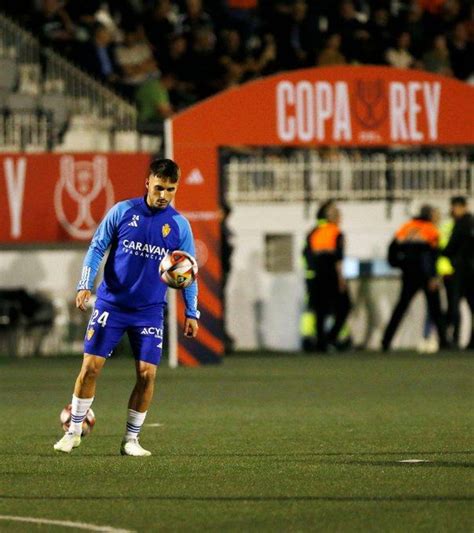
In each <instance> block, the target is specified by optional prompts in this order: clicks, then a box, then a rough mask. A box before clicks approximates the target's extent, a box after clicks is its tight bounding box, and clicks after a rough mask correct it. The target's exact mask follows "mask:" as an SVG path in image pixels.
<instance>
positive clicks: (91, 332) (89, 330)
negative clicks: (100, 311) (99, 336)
mask: <svg viewBox="0 0 474 533" xmlns="http://www.w3.org/2000/svg"><path fill="white" fill-rule="evenodd" d="M94 333H95V331H94V328H89V329H88V330H87V333H86V337H87V340H88V341H90V340H91V339H92V337H93V336H94Z"/></svg>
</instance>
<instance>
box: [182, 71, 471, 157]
mask: <svg viewBox="0 0 474 533" xmlns="http://www.w3.org/2000/svg"><path fill="white" fill-rule="evenodd" d="M173 124H174V130H175V148H176V147H177V144H178V143H183V144H184V143H187V144H193V145H194V148H195V149H197V148H199V147H202V146H206V147H209V146H210V145H214V146H217V145H220V146H222V145H225V146H230V145H242V144H245V145H249V146H251V145H255V146H269V145H293V146H295V145H297V146H298V145H300V146H309V145H311V146H318V145H320V146H377V145H379V146H381V145H385V146H388V145H393V144H404V145H411V144H415V145H437V144H451V145H452V144H472V143H474V88H473V87H471V86H469V85H468V84H466V83H462V82H460V81H459V80H456V79H453V78H445V77H443V76H437V75H434V74H430V73H427V72H421V71H415V70H399V69H394V68H391V67H362V66H360V67H329V68H313V69H307V70H297V71H291V72H285V73H282V74H278V75H275V76H271V77H269V78H265V79H260V80H258V81H255V82H251V83H247V84H245V85H243V86H241V87H236V88H233V89H230V90H228V91H225V92H223V93H221V94H219V95H218V96H216V97H214V98H211V99H209V100H207V101H205V102H203V103H201V104H198V105H197V106H194V107H193V108H191V109H189V110H187V111H185V112H184V113H182V114H181V115H179V116H178V117H176V119H175V120H173ZM181 134H183V135H184V136H185V138H180V137H181Z"/></svg>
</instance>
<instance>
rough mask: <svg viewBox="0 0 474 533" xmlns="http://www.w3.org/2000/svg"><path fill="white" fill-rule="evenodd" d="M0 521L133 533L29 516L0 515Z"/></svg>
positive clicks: (106, 527) (127, 530) (108, 527)
mask: <svg viewBox="0 0 474 533" xmlns="http://www.w3.org/2000/svg"><path fill="white" fill-rule="evenodd" d="M0 520H8V521H11V522H29V523H30V524H48V525H51V526H62V527H74V528H76V529H87V530H88V531H105V532H107V533H135V532H134V531H132V530H130V529H117V528H115V527H111V526H96V525H95V524H86V523H85V522H70V521H68V520H48V519H47V518H33V517H30V516H10V515H5V514H0Z"/></svg>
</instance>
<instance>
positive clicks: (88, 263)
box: [76, 202, 124, 311]
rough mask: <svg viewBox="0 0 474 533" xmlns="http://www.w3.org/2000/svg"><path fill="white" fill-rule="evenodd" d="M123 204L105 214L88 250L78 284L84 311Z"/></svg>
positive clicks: (77, 298) (79, 296)
mask: <svg viewBox="0 0 474 533" xmlns="http://www.w3.org/2000/svg"><path fill="white" fill-rule="evenodd" d="M123 204H124V202H120V203H118V204H115V205H114V207H112V209H111V210H110V211H109V212H108V213H107V214H106V215H105V218H104V219H103V220H102V222H101V223H100V224H99V226H98V227H97V229H96V231H95V233H94V236H93V237H92V241H91V243H90V246H89V249H88V250H87V253H86V256H85V258H84V263H83V265H82V275H81V279H80V280H79V283H78V284H77V294H76V307H77V308H78V309H81V310H82V311H85V310H86V304H87V302H88V301H89V299H90V297H91V294H92V288H93V286H94V281H95V278H96V276H97V272H98V270H99V267H100V263H101V261H102V259H103V257H104V255H105V252H106V251H107V248H108V247H109V246H110V243H111V242H112V239H113V237H114V235H115V231H116V229H117V227H118V223H119V221H120V218H121V216H122V214H123Z"/></svg>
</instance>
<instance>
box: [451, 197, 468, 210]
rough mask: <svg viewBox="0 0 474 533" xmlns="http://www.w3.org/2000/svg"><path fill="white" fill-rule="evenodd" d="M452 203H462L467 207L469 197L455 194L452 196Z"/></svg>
mask: <svg viewBox="0 0 474 533" xmlns="http://www.w3.org/2000/svg"><path fill="white" fill-rule="evenodd" d="M451 205H452V206H454V205H462V206H463V207H466V205H467V199H466V197H465V196H453V197H452V198H451Z"/></svg>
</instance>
